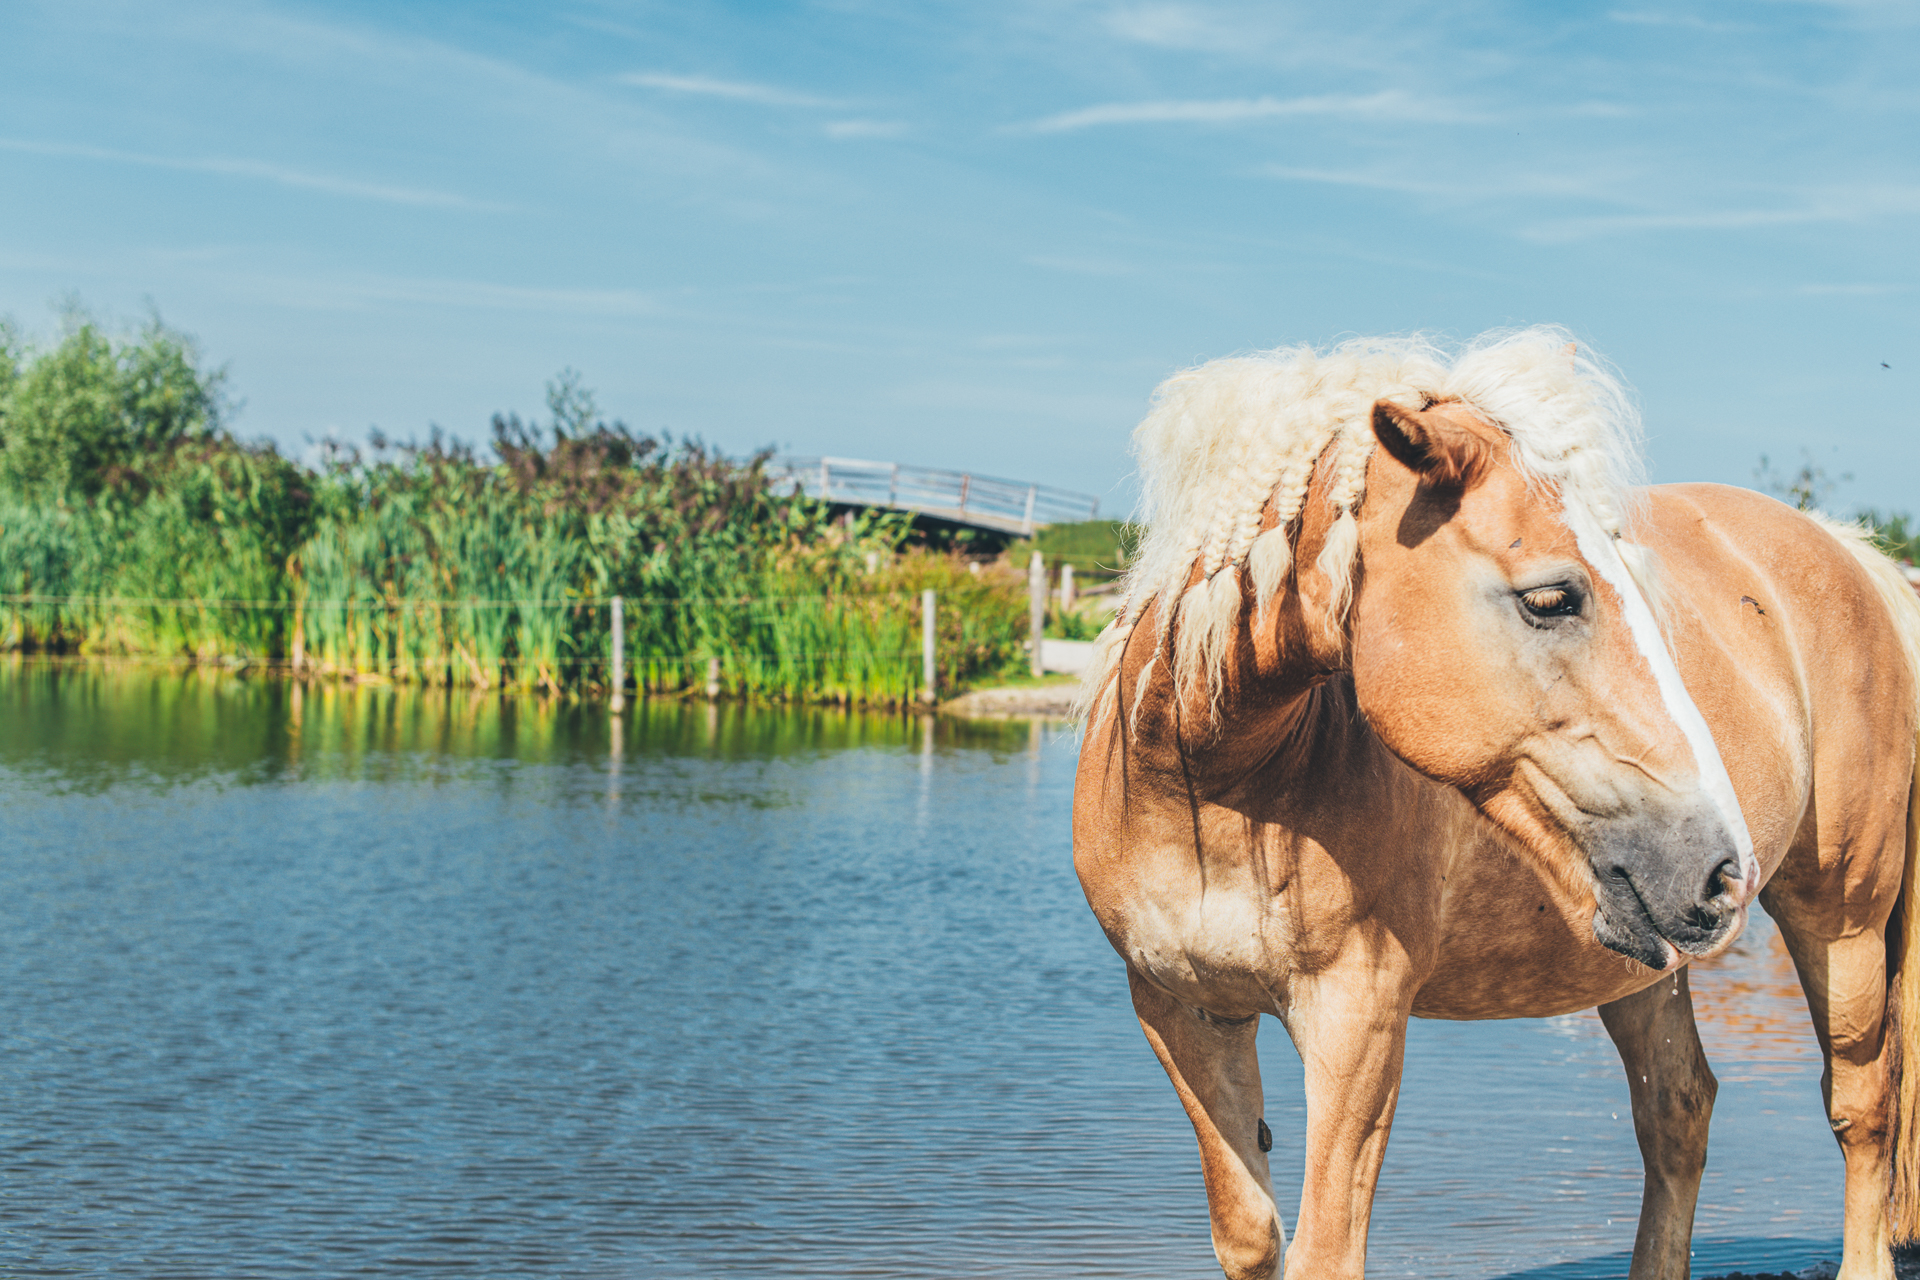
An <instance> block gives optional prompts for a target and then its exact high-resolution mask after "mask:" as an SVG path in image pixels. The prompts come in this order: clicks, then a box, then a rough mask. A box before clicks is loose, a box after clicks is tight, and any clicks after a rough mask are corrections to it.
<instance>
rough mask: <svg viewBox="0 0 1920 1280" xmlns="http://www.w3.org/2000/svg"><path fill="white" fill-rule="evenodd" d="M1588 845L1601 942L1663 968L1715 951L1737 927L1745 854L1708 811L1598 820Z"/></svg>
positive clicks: (1596, 932)
mask: <svg viewBox="0 0 1920 1280" xmlns="http://www.w3.org/2000/svg"><path fill="white" fill-rule="evenodd" d="M1586 844H1587V859H1588V862H1589V863H1590V864H1591V866H1592V869H1593V896H1594V912H1593V936H1594V939H1595V940H1596V941H1598V942H1599V943H1600V945H1602V946H1604V947H1608V948H1610V949H1611V950H1614V951H1618V952H1619V953H1620V954H1621V955H1623V956H1627V957H1628V958H1630V959H1633V960H1638V961H1639V962H1640V963H1641V964H1644V965H1646V966H1647V967H1648V968H1651V969H1663V970H1664V969H1668V968H1671V967H1672V966H1673V965H1674V964H1675V963H1678V962H1679V961H1681V960H1683V959H1685V958H1687V957H1690V956H1704V955H1709V954H1711V953H1712V952H1713V951H1714V950H1716V949H1717V948H1718V947H1720V945H1721V944H1723V943H1724V942H1726V940H1727V938H1728V935H1730V934H1731V933H1732V932H1733V931H1734V930H1736V929H1738V928H1739V927H1740V922H1741V920H1742V919H1743V918H1744V916H1745V913H1744V912H1743V911H1742V910H1741V903H1742V901H1743V899H1744V897H1745V894H1744V888H1745V876H1744V874H1743V872H1742V869H1741V861H1740V851H1739V848H1738V846H1736V845H1735V843H1734V839H1733V834H1732V833H1731V832H1729V831H1728V830H1727V828H1726V825H1725V823H1724V822H1723V821H1722V820H1721V818H1720V816H1719V814H1718V813H1717V812H1715V811H1714V810H1713V809H1712V808H1711V806H1709V805H1706V804H1704V803H1702V804H1700V805H1698V806H1689V807H1687V808H1685V809H1683V810H1682V811H1681V812H1678V813H1675V812H1673V811H1672V810H1671V809H1665V810H1664V811H1642V812H1639V813H1635V814H1633V815H1631V816H1629V817H1624V818H1618V819H1614V820H1611V821H1607V822H1603V823H1598V824H1596V825H1595V826H1594V827H1593V828H1592V829H1591V830H1590V832H1589V839H1588V841H1587V842H1586ZM1668 944H1671V945H1672V947H1673V950H1674V951H1677V952H1679V953H1680V954H1679V955H1678V956H1674V955H1673V954H1671V953H1670V952H1669V951H1668Z"/></svg>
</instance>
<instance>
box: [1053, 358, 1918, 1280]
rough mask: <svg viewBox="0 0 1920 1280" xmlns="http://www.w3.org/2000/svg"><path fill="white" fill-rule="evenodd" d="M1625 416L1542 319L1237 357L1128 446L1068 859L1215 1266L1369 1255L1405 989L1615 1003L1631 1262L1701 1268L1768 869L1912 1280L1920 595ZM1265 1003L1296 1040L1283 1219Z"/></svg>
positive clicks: (1518, 1001)
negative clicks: (1113, 966)
mask: <svg viewBox="0 0 1920 1280" xmlns="http://www.w3.org/2000/svg"><path fill="white" fill-rule="evenodd" d="M1635 433H1636V420H1635V417H1634V414H1633V411H1632V409H1631V407H1630V404H1629V402H1628V401H1627V399H1626V396H1625V395H1624V393H1623V392H1622V391H1621V389H1620V388H1619V386H1618V384H1617V383H1616V382H1614V381H1613V380H1612V378H1611V377H1610V376H1609V375H1608V374H1607V373H1606V372H1605V371H1604V370H1603V369H1602V368H1601V367H1599V366H1598V365H1597V364H1595V363H1594V362H1593V361H1592V360H1590V359H1588V358H1586V357H1584V356H1582V355H1580V354H1577V353H1576V352H1575V350H1574V348H1573V347H1572V346H1571V345H1570V344H1568V343H1567V342H1566V335H1565V334H1563V333H1560V332H1558V331H1556V330H1546V329H1535V330H1527V331H1523V332H1519V333H1512V334H1506V335H1495V336H1491V337H1489V338H1486V339H1482V340H1480V341H1479V342H1477V343H1475V344H1473V345H1471V346H1469V347H1468V348H1466V349H1465V350H1464V351H1463V352H1461V353H1459V354H1458V355H1457V356H1455V357H1452V358H1448V357H1446V356H1444V355H1442V354H1441V353H1439V352H1438V351H1436V350H1435V349H1433V348H1432V347H1431V346H1429V345H1427V344H1425V343H1424V342H1421V341H1419V340H1394V341H1358V342H1352V343H1348V344H1346V345H1344V346H1341V347H1339V348H1337V349H1335V350H1333V351H1331V352H1326V353H1316V352H1314V351H1311V350H1305V349H1301V350H1288V351H1279V352H1274V353H1271V354H1268V355H1263V356H1256V357H1251V358H1246V359H1234V360H1222V361H1216V362H1214V363H1211V364H1208V365H1206V366H1204V367H1202V368H1199V369H1196V370H1192V371H1190V372H1188V373H1184V374H1180V375H1178V376H1176V377H1174V378H1172V379H1171V380H1169V381H1168V382H1167V383H1166V384H1165V385H1164V386H1162V387H1161V389H1160V391H1159V393H1158V395H1157V397H1156V402H1155V406H1154V409H1153V411H1152V413H1151V414H1150V415H1149V416H1148V418H1147V419H1146V421H1145V422H1144V423H1143V424H1142V425H1141V427H1140V429H1139V431H1138V432H1137V433H1136V441H1137V447H1138V453H1139V456H1140V462H1141V469H1142V474H1143V477H1144V480H1145V484H1146V508H1147V533H1146V535H1145V541H1144V544H1143V546H1142V547H1141V550H1140V554H1139V555H1138V556H1137V557H1136V558H1135V561H1134V567H1133V569H1132V570H1131V571H1130V574H1129V577H1128V580H1127V587H1126V589H1127V596H1126V600H1127V603H1126V605H1125V607H1124V608H1123V611H1122V613H1121V615H1120V617H1119V618H1118V619H1117V620H1116V621H1115V623H1114V625H1113V627H1112V628H1111V629H1110V630H1109V631H1108V633H1107V634H1106V635H1105V637H1103V641H1102V645H1103V647H1102V649H1101V651H1100V654H1099V656H1098V658H1097V666H1096V669H1095V673H1094V674H1093V675H1092V676H1091V677H1090V678H1089V681H1088V684H1087V687H1086V692H1085V695H1084V697H1085V701H1086V705H1085V707H1084V708H1083V710H1084V714H1085V718H1086V721H1087V729H1086V737H1085V742H1084V744H1083V747H1082V751H1081V758H1080V770H1079V777H1078V781H1077V784H1076V788H1075V796H1074V862H1075V865H1076V867H1077V869H1078V871H1079V874H1080V881H1081V884H1082V886H1083V887H1084V888H1085V890H1086V895H1087V900H1088V902H1089V903H1090V904H1091V905H1092V907H1093V911H1094V914H1095V915H1096V916H1097V917H1098V918H1099V921H1100V924H1101V926H1102V928H1104V929H1105V930H1106V933H1107V936H1108V938H1109V939H1111V941H1112V943H1113V946H1114V948H1115V950H1117V951H1118V952H1119V953H1120V955H1121V956H1122V957H1123V958H1124V959H1125V961H1126V964H1127V975H1128V980H1129V982H1130V984H1131V987H1132V991H1133V1003H1134V1008H1135V1010H1136V1011H1137V1012H1138V1014H1139V1017H1140V1024H1141V1026H1142V1028H1143V1029H1144V1030H1145V1031H1146V1035H1147V1039H1148V1041H1149V1042H1150V1043H1151V1045H1152V1046H1153V1049H1154V1052H1155V1053H1156V1054H1157V1055H1158V1056H1159V1058H1160V1061H1161V1063H1162V1065H1164V1066H1165V1067H1166V1070H1167V1074H1168V1075H1169V1076H1170V1077H1171V1078H1172V1081H1173V1086H1174V1089H1175V1090H1176V1092H1177V1093H1178V1094H1179V1096H1180V1101H1181V1103H1182V1104H1183V1105H1184V1106H1185V1108H1186V1110H1187V1114H1188V1116H1189V1117H1190V1118H1191V1119H1192V1121H1193V1128H1194V1132H1195V1134H1196V1135H1197V1136H1198V1138H1199V1142H1200V1156H1201V1165H1202V1169H1203V1171H1204V1174H1205V1177H1206V1184H1207V1199H1208V1205H1209V1209H1210V1212H1211V1217H1212V1225H1213V1241H1214V1251H1215V1254H1216V1256H1217V1257H1218V1259H1219V1261H1220V1265H1221V1266H1222V1268H1223V1269H1224V1270H1225V1271H1226V1273H1227V1275H1229V1276H1232V1277H1236V1278H1238V1277H1268V1276H1272V1275H1274V1274H1276V1272H1277V1270H1278V1269H1279V1267H1280V1266H1281V1262H1282V1252H1283V1250H1284V1253H1285V1274H1287V1275H1289V1276H1294V1277H1303V1278H1306V1280H1326V1278H1328V1277H1338V1276H1360V1275H1362V1274H1363V1271H1364V1268H1365V1262H1366V1238H1367V1222H1368V1216H1369V1214H1370V1212H1371V1209H1372V1202H1373V1193H1374V1185H1375V1182H1376V1180H1377V1178H1378V1175H1379V1171H1380V1162H1381V1158H1382V1156H1383V1155H1384V1153H1385V1150H1386V1143H1387V1132H1388V1129H1389V1127H1390V1125H1391V1124H1392V1121H1393V1109H1394V1102H1395V1099H1396V1097H1397V1095H1398V1089H1399V1080H1400V1070H1401V1062H1402V1053H1403V1049H1404V1046H1405V1040H1406V1026H1407V1018H1408V1016H1409V1015H1417V1016H1421V1017H1429V1018H1516V1017H1541V1016H1545V1015H1552V1014H1560V1013H1566V1012H1569V1011H1572V1010H1576V1009H1583V1008H1586V1007H1588V1006H1591V1005H1598V1006H1600V1014H1601V1017H1602V1019H1603V1020H1604V1022H1605V1025H1606V1028H1607V1031H1608V1033H1609V1034H1610V1035H1611V1036H1612V1037H1613V1041H1614V1043H1615V1045H1616V1046H1617V1047H1618V1049H1619V1051H1620V1057H1621V1059H1622V1061H1623V1063H1624V1064H1625V1066H1626V1070H1627V1076H1628V1080H1629V1083H1630V1090H1631V1095H1632V1100H1633V1119H1634V1128H1635V1132H1636V1134H1637V1135H1638V1137H1639V1142H1640V1149H1641V1153H1642V1156H1643V1157H1644V1159H1645V1164H1646V1184H1645V1193H1644V1199H1643V1201H1642V1204H1641V1212H1640V1224H1639V1231H1638V1234H1637V1236H1636V1238H1635V1241H1634V1252H1633V1267H1632V1277H1633V1280H1651V1278H1652V1277H1656V1276H1659V1277H1685V1276H1686V1275H1687V1273H1688V1271H1687V1256H1688V1255H1687V1246H1688V1242H1689V1239H1690V1236H1691V1233H1692V1229H1693V1210H1694V1199H1695V1196H1696V1194H1697V1192H1698V1189H1699V1183H1700V1175H1701V1171H1702V1168H1703V1166H1704V1163H1705V1159H1706V1141H1707V1122H1708V1117H1709V1114H1710V1113H1711V1110H1712V1106H1713V1098H1714V1092H1715V1082H1714V1078H1713V1074H1712V1073H1711V1071H1709V1070H1708V1067H1707V1063H1706V1060H1705V1058H1704V1056H1703V1055H1702V1053H1701V1049H1700V1041H1699V1037H1698V1036H1697V1035H1696V1033H1695V1030H1694V1025H1693V1009H1692V1002H1691V998H1690V997H1689V995H1688V990H1687V975H1686V970H1685V968H1684V967H1683V966H1684V965H1685V964H1686V963H1687V961H1688V960H1689V959H1698V958H1705V957H1708V956H1712V955H1714V954H1716V953H1717V952H1719V951H1720V950H1722V949H1723V948H1724V947H1725V946H1726V945H1727V944H1728V943H1729V942H1730V941H1731V940H1732V939H1733V937H1734V936H1735V935H1736V934H1737V933H1738V932H1739V931H1740V928H1741V926H1742V924H1743V923H1744V921H1745V918H1746V911H1747V907H1748V904H1749V903H1750V902H1751V901H1752V900H1753V898H1754V896H1755V895H1756V894H1759V895H1762V897H1763V899H1764V902H1765V905H1766V908H1767V911H1768V912H1769V914H1771V915H1772V916H1773V918H1774V919H1775V920H1776V921H1777V922H1778V923H1779V927H1780V932H1781V934H1782V936H1783V938H1784V939H1785V941H1786V944H1787V946H1788V948H1789V949H1790V951H1791V953H1792V955H1793V959H1794V963H1795V965H1796V966H1797V968H1798V970H1799V974H1800V980H1801V984H1802V986H1803V987H1804V988H1805V990H1806V995H1807V1004H1808V1007H1809V1008H1810V1010H1811V1011H1812V1014H1813V1023H1814V1027H1815V1029H1816V1031H1817V1032H1818V1034H1819V1038H1820V1045H1821V1048H1822V1050H1823V1051H1824V1052H1825V1054H1826V1061H1827V1076H1826V1080H1825V1088H1826V1095H1827V1108H1828V1115H1829V1117H1830V1119H1831V1123H1832V1128H1833V1132H1834V1134H1835V1136H1836V1137H1837V1138H1838V1140H1839V1143H1840V1148H1841V1151H1842V1153H1843V1154H1844V1156H1845V1160H1846V1189H1845V1190H1846V1202H1845V1203H1846V1226H1845V1250H1846V1252H1845V1258H1844V1264H1843V1266H1842V1269H1841V1275H1842V1277H1845V1280H1865V1278H1866V1277H1876V1278H1879V1280H1890V1278H1891V1276H1892V1274H1893V1270H1892V1258H1891V1251H1890V1246H1891V1244H1892V1243H1893V1242H1894V1241H1895V1240H1899V1239H1905V1238H1909V1237H1911V1236H1912V1235H1913V1234H1914V1233H1915V1229H1916V1226H1920V1139H1916V1138H1914V1137H1910V1136H1908V1132H1909V1130H1910V1128H1911V1126H1912V1125H1913V1124H1914V1123H1915V1119H1914V1117H1915V1112H1916V1105H1915V1102H1916V1093H1920V1089H1917V1088H1916V1086H1917V1085H1920V1071H1915V1072H1909V1073H1908V1074H1907V1076H1906V1077H1904V1078H1903V1076H1902V1073H1901V1062H1902V1058H1903V1055H1911V1054H1912V1053H1914V1052H1915V1049H1916V1047H1920V1016H1917V1015H1915V1014H1914V1013H1912V1012H1911V1011H1913V1010H1916V1009H1920V945H1916V940H1920V929H1916V928H1914V927H1911V926H1909V925H1906V924H1905V923H1904V921H1905V920H1906V918H1907V915H1908V912H1907V909H1906V907H1905V905H1904V904H1906V903H1907V902H1909V901H1910V899H1911V897H1912V895H1913V892H1914V890H1913V881H1914V878H1915V870H1914V858H1915V854H1914V848H1915V842H1914V835H1913V833H1912V830H1911V828H1910V823H1909V812H1910V809H1911V807H1912V804H1913V788H1914V781H1915V778H1914V764H1915V730H1916V722H1917V721H1920V714H1917V711H1916V678H1915V670H1916V657H1917V655H1920V602H1916V599H1915V597H1914V595H1913V593H1912V592H1911V591H1910V590H1909V589H1908V587H1907V585H1906V583H1905V582H1904V580H1903V579H1902V578H1901V576H1900V574H1899V572H1898V570H1897V569H1896V568H1895V567H1894V566H1893V565H1892V564H1891V563H1890V562H1889V561H1888V560H1887V559H1886V558H1885V557H1884V556H1882V555H1880V554H1879V553H1878V552H1877V551H1875V550H1874V549H1873V548H1872V547H1871V546H1869V545H1867V543H1866V542H1865V540H1864V537H1863V535H1862V534H1861V533H1860V532H1859V531H1858V530H1851V529H1847V528H1844V527H1842V526H1838V525H1834V524H1831V523H1828V522H1825V521H1822V520H1819V519H1817V518H1813V517H1809V516H1807V515H1803V514H1801V513H1799V512H1796V511H1792V510H1790V509H1788V508H1787V507H1785V506H1783V505H1782V504H1780V503H1777V502H1774V501H1773V500H1771V499H1768V498H1764V497H1760V496H1758V495H1756V494H1752V493H1747V492H1744V491H1741V490H1736V489H1726V488H1720V487H1716V486H1711V485H1676V486H1663V487H1660V488H1655V489H1651V490H1643V489H1637V488H1635V487H1634V485H1633V481H1634V478H1635V470H1636V468H1637V465H1638V462H1637V459H1638V445H1637V439H1636V434H1635ZM1376 444H1377V445H1378V446H1379V447H1377V448H1376V447H1375V446H1376ZM1896 905H1901V907H1902V909H1901V912H1900V914H1899V915H1898V916H1896V915H1895V914H1894V911H1895V907H1896ZM1903 1007H1904V1008H1906V1009H1907V1010H1909V1011H1910V1012H1909V1016H1908V1017H1907V1018H1906V1019H1905V1021H1904V1022H1903V1021H1902V1020H1901V1018H1900V1017H1899V1011H1900V1010H1901V1009H1902V1008H1903ZM1262 1013H1267V1014H1272V1015H1273V1016H1274V1017H1276V1018H1278V1019H1280V1021H1281V1022H1282V1023H1283V1024H1285V1026H1286V1028H1287V1031H1288V1033H1289V1034H1290V1035H1291V1037H1292V1039H1293V1043H1294V1046H1295V1048H1296V1049H1297V1050H1298V1051H1299V1053H1300V1057H1301V1059H1302V1061H1303V1063H1304V1065H1305V1081H1306V1095H1307V1098H1306V1101H1307V1133H1306V1152H1305V1155H1306V1161H1305V1164H1306V1175H1305V1182H1304V1185H1303V1187H1302V1191H1301V1198H1300V1209H1299V1216H1298V1219H1297V1221H1296V1225H1295V1229H1294V1235H1293V1240H1292V1244H1291V1245H1290V1246H1288V1245H1286V1237H1285V1233H1284V1231H1283V1229H1282V1226H1281V1223H1280V1219H1279V1215H1278V1213H1277V1212H1276V1210H1275V1206H1274V1201H1273V1195H1272V1192H1271V1190H1270V1187H1269V1182H1268V1173H1267V1150H1268V1148H1269V1147H1270V1145H1271V1141H1272V1140H1271V1137H1270V1136H1269V1134H1268V1131H1267V1128H1266V1124H1265V1122H1264V1121H1263V1120H1262V1118H1261V1088H1260V1074H1259V1066H1258V1063H1257V1062H1256V1060H1255V1055H1254V1032H1255V1028H1256V1024H1257V1021H1258V1017H1259V1015H1260V1014H1262Z"/></svg>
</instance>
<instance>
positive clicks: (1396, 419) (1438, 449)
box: [1373, 400, 1491, 487]
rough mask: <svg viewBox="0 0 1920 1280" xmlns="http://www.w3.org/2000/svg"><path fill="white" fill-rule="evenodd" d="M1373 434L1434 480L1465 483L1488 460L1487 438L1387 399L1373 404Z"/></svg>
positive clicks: (1406, 463)
mask: <svg viewBox="0 0 1920 1280" xmlns="http://www.w3.org/2000/svg"><path fill="white" fill-rule="evenodd" d="M1373 434H1374V435H1375V436H1377V437H1378V438H1379V440H1380V445H1381V447H1382V448H1384V449H1385V450H1386V451H1387V452H1388V453H1390V454H1392V455H1393V456H1394V457H1395V458H1397V459H1399V461H1400V462H1401V464H1402V465H1404V466H1406V467H1407V468H1408V469H1410V470H1412V471H1416V472H1418V473H1419V474H1420V475H1421V476H1423V477H1425V478H1426V479H1427V480H1430V481H1432V482H1433V483H1434V484H1440V485H1449V486H1459V487H1465V486H1467V485H1470V484H1472V483H1473V482H1474V481H1475V480H1477V479H1479V478H1480V472H1481V471H1482V470H1483V469H1484V468H1485V467H1486V465H1487V463H1488V462H1489V461H1490V460H1491V458H1490V450H1489V449H1488V447H1487V442H1486V441H1484V440H1482V439H1481V438H1480V437H1479V436H1476V435H1474V434H1473V433H1472V432H1471V431H1468V430H1465V429H1464V428H1462V427H1460V426H1457V425H1456V424H1454V423H1452V422H1449V421H1448V420H1447V419H1446V417H1445V416H1444V415H1442V414H1438V413H1435V412H1433V411H1432V410H1430V409H1422V410H1414V409H1407V408H1403V407H1402V406H1400V405H1397V404H1395V403H1394V402H1393V401H1391V400H1378V401H1375V402H1374V406H1373Z"/></svg>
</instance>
